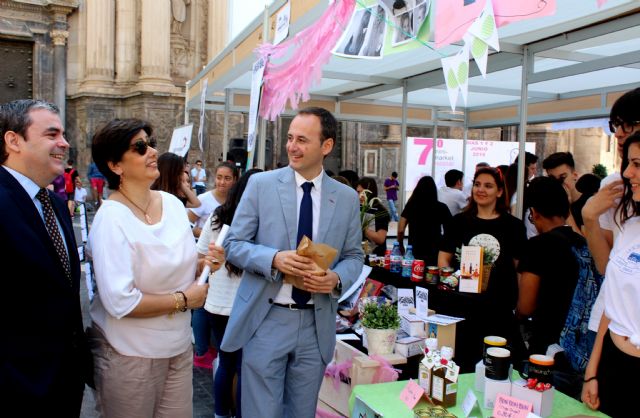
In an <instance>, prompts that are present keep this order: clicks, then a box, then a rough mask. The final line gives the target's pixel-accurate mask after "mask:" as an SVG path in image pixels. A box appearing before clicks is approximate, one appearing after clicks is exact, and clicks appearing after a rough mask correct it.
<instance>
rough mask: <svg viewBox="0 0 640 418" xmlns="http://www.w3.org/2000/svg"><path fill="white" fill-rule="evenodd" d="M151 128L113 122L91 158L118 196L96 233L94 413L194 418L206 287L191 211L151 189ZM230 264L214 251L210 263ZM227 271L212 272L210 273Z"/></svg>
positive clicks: (100, 215)
mask: <svg viewBox="0 0 640 418" xmlns="http://www.w3.org/2000/svg"><path fill="white" fill-rule="evenodd" d="M151 134H152V129H151V126H150V125H149V124H148V123H147V122H144V121H141V120H138V119H124V120H119V119H116V120H113V121H111V122H108V123H107V124H106V125H105V126H104V127H103V128H102V129H100V130H99V131H98V132H97V133H96V134H95V136H94V137H93V142H92V146H91V152H92V157H93V160H94V161H95V162H96V165H97V166H98V169H99V170H100V171H101V172H102V173H103V174H104V175H105V177H106V178H107V181H108V184H109V188H110V189H112V190H114V192H113V193H112V194H111V195H110V196H109V200H106V201H104V202H103V204H102V206H101V207H100V209H99V210H98V212H97V213H96V217H95V219H94V221H93V228H92V229H91V233H90V234H89V248H88V250H89V254H90V255H91V256H92V258H93V266H94V273H95V282H96V288H95V292H96V294H95V297H94V298H93V300H92V302H91V312H90V314H91V319H92V326H91V328H90V330H89V335H90V342H91V349H92V352H93V355H94V378H95V383H96V398H97V406H98V409H99V410H100V412H101V415H102V416H103V417H105V418H109V417H132V416H137V417H151V416H153V417H191V416H192V409H193V401H192V394H193V387H192V373H193V363H192V355H193V354H192V353H193V351H192V347H191V328H190V326H189V324H190V319H191V315H190V314H189V312H188V309H192V308H198V307H201V306H202V305H203V304H204V300H205V297H206V294H207V290H208V285H204V286H199V285H197V284H196V282H195V278H196V273H197V268H198V267H202V266H201V265H200V266H197V264H198V263H197V253H196V248H195V243H194V241H193V238H192V235H191V228H190V226H189V221H188V220H187V216H186V213H185V210H184V206H183V205H182V203H180V201H179V200H178V199H177V198H176V197H175V196H173V195H171V194H169V193H165V192H161V191H152V190H151V189H150V186H151V184H152V183H153V182H154V181H155V180H156V179H157V178H158V176H159V172H158V162H157V159H158V152H157V151H156V150H155V149H154V147H155V145H156V143H155V140H154V139H153V138H152V137H151ZM213 257H215V258H216V259H217V260H218V261H220V262H223V261H224V250H223V249H222V248H221V247H215V246H211V247H210V250H209V255H208V256H207V259H206V262H207V264H211V260H212V259H213ZM219 266H220V264H219V263H218V264H214V265H212V266H211V267H212V269H214V270H215V269H217V268H219Z"/></svg>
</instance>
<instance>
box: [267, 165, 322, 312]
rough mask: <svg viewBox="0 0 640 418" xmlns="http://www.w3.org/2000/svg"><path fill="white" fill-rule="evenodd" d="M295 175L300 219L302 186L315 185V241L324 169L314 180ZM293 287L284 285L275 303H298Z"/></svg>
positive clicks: (311, 300) (297, 208) (318, 223)
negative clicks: (309, 182)
mask: <svg viewBox="0 0 640 418" xmlns="http://www.w3.org/2000/svg"><path fill="white" fill-rule="evenodd" d="M294 173H295V176H296V213H297V215H298V218H299V217H300V203H301V202H302V196H303V195H304V190H302V185H303V184H304V183H306V182H307V181H311V182H312V183H313V187H312V188H311V200H312V202H313V237H311V240H312V241H313V240H314V239H315V238H316V237H317V236H318V227H319V225H320V196H321V192H322V175H323V174H324V169H322V170H321V171H320V174H319V175H318V176H317V177H316V178H314V179H312V180H307V179H305V178H304V177H302V176H301V175H300V174H298V172H297V171H294ZM298 218H296V225H298ZM296 231H297V228H296ZM292 287H293V286H292V285H290V284H289V283H283V284H282V287H281V288H280V291H279V292H278V294H277V295H276V297H275V299H274V302H276V303H284V304H288V303H296V302H295V301H294V300H293V298H291V288H292ZM308 303H313V298H311V299H309V302H308Z"/></svg>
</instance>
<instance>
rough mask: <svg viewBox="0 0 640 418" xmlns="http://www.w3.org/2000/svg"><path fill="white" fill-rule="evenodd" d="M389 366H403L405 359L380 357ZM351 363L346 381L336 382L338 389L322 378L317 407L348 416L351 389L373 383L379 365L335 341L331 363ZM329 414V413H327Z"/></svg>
mask: <svg viewBox="0 0 640 418" xmlns="http://www.w3.org/2000/svg"><path fill="white" fill-rule="evenodd" d="M381 357H382V358H384V359H385V360H386V361H388V362H389V363H390V364H392V365H395V364H404V363H406V362H407V359H406V358H404V357H402V356H400V355H398V354H387V355H383V356H381ZM349 360H351V361H352V363H353V364H352V366H351V369H350V371H349V379H346V380H347V381H346V382H344V381H342V380H341V381H340V382H338V388H337V389H336V387H335V386H334V381H333V378H331V377H327V376H325V377H323V379H322V385H321V386H320V393H319V396H318V406H319V407H321V408H323V409H324V410H327V409H328V408H326V407H325V406H327V407H329V408H331V409H333V410H335V411H337V412H338V413H339V414H341V415H343V416H345V417H348V416H349V397H350V396H351V391H352V388H353V387H354V386H355V385H358V384H370V383H372V382H373V376H374V375H375V373H376V371H377V370H378V367H379V366H380V363H379V362H378V361H375V360H372V359H371V358H369V357H368V356H367V355H366V354H364V353H363V352H361V351H359V350H357V349H355V348H354V347H351V346H350V345H349V344H347V343H345V342H344V341H339V340H338V341H336V348H335V351H334V354H333V362H335V364H341V363H344V362H345V361H349ZM329 412H331V411H329Z"/></svg>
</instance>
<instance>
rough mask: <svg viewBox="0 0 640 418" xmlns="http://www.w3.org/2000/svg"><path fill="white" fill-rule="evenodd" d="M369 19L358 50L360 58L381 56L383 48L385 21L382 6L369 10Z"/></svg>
mask: <svg viewBox="0 0 640 418" xmlns="http://www.w3.org/2000/svg"><path fill="white" fill-rule="evenodd" d="M370 14H371V19H370V20H369V28H368V29H367V36H366V38H365V40H364V46H363V47H362V49H361V50H360V54H359V56H361V57H362V58H382V57H383V52H382V51H383V49H384V38H385V34H386V33H387V21H386V16H385V11H384V8H382V7H381V6H376V7H374V8H373V9H372V10H371V13H370Z"/></svg>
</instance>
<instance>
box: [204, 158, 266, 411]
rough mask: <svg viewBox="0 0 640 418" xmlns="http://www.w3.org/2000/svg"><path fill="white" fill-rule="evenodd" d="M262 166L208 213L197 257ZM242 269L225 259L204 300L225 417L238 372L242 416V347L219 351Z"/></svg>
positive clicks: (218, 394) (219, 400) (219, 404)
mask: <svg viewBox="0 0 640 418" xmlns="http://www.w3.org/2000/svg"><path fill="white" fill-rule="evenodd" d="M261 171H262V170H260V169H257V168H254V169H252V170H249V171H247V172H246V173H244V175H243V176H242V177H240V180H238V182H237V183H236V184H235V185H234V186H233V187H232V188H231V190H230V191H229V194H228V196H227V200H226V202H225V203H223V204H222V205H220V206H218V207H217V208H216V210H215V211H214V212H213V214H212V215H211V216H210V217H209V219H208V220H207V222H206V223H205V225H204V227H203V228H202V234H201V235H200V238H199V239H198V246H197V248H198V257H200V258H202V257H205V255H206V254H207V248H208V245H209V243H210V242H215V240H216V239H217V238H218V234H219V233H220V229H221V228H222V225H224V224H227V225H231V221H232V220H233V215H234V214H235V212H236V208H237V207H238V203H240V198H241V197H242V194H243V193H244V189H245V188H246V187H247V182H248V181H249V177H251V176H252V175H254V174H255V173H259V172H261ZM241 276H242V270H241V269H239V268H238V267H236V266H234V265H233V264H230V263H226V265H225V268H222V269H220V270H218V271H217V272H216V273H215V274H211V276H210V277H209V285H210V287H209V293H207V300H206V302H205V304H204V309H205V310H206V313H207V315H208V316H209V318H208V322H209V323H210V324H211V327H212V331H213V337H214V340H215V344H216V349H217V350H218V354H219V363H218V368H217V369H216V375H215V377H214V379H213V398H214V399H215V400H216V402H215V405H214V406H215V417H216V418H225V417H230V416H231V408H232V399H233V396H232V394H233V377H234V375H236V374H237V376H238V379H237V385H236V402H235V404H236V413H235V417H236V418H241V417H242V415H241V413H240V366H241V364H242V351H241V350H238V351H234V352H232V353H229V352H226V351H222V350H221V349H220V344H221V343H222V338H223V337H224V331H225V329H226V327H227V322H228V321H229V315H231V308H232V307H233V301H234V299H235V298H236V292H237V291H238V286H240V277H241Z"/></svg>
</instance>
